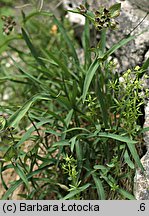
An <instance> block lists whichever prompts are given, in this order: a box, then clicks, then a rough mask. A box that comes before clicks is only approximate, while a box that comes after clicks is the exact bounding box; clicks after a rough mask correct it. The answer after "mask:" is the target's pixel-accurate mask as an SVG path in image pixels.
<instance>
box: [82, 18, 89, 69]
mask: <svg viewBox="0 0 149 216" xmlns="http://www.w3.org/2000/svg"><path fill="white" fill-rule="evenodd" d="M89 24H90V23H89V20H88V18H85V26H84V32H83V35H82V45H83V49H84V68H85V69H86V70H87V69H88V66H89V65H90V64H91V52H90V27H89Z"/></svg>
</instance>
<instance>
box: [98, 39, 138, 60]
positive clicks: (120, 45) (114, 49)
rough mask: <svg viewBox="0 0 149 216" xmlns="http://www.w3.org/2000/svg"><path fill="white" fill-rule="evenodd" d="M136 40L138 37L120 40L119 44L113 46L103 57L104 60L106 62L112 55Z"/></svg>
mask: <svg viewBox="0 0 149 216" xmlns="http://www.w3.org/2000/svg"><path fill="white" fill-rule="evenodd" d="M135 38H136V35H134V36H129V37H127V38H124V39H122V40H120V41H119V42H118V43H117V44H115V45H113V46H112V47H111V48H110V49H109V50H108V51H107V52H106V53H105V54H104V55H103V57H102V59H103V60H106V59H107V58H108V57H109V56H110V55H112V54H113V53H114V52H115V51H116V50H117V49H119V48H120V47H122V46H124V45H125V44H127V43H128V42H129V41H131V40H133V39H135Z"/></svg>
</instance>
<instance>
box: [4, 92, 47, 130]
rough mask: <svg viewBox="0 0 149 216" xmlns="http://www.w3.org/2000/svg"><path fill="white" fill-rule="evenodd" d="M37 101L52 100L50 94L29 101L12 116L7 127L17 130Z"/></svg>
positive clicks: (38, 95)
mask: <svg viewBox="0 0 149 216" xmlns="http://www.w3.org/2000/svg"><path fill="white" fill-rule="evenodd" d="M37 100H51V97H50V95H49V94H44V93H43V94H36V95H34V96H33V97H32V98H31V99H29V100H28V101H27V102H26V103H25V104H24V105H23V106H22V107H20V109H18V110H17V111H16V112H15V113H14V114H13V115H11V116H10V117H9V118H8V120H7V126H8V127H13V128H16V127H17V126H18V124H19V122H20V120H21V119H22V118H23V117H24V116H25V114H26V113H27V112H28V110H29V109H30V107H31V105H32V104H33V103H35V102H36V101H37Z"/></svg>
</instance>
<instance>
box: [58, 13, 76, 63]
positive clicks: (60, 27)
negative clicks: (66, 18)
mask: <svg viewBox="0 0 149 216" xmlns="http://www.w3.org/2000/svg"><path fill="white" fill-rule="evenodd" d="M54 22H55V23H56V25H57V26H58V27H59V30H60V32H61V34H62V35H63V37H64V40H65V41H66V43H67V45H68V47H69V49H70V51H71V54H72V56H73V58H74V60H75V63H76V65H80V62H79V59H78V56H77V53H76V50H75V48H74V46H73V42H72V41H71V40H70V38H69V36H68V35H67V33H66V30H65V29H64V27H63V25H62V24H61V23H60V22H59V21H58V19H57V18H56V17H54Z"/></svg>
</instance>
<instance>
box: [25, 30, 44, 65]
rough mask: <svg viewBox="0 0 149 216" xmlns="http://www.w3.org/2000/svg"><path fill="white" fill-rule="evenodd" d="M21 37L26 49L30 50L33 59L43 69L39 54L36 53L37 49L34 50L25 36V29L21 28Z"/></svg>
mask: <svg viewBox="0 0 149 216" xmlns="http://www.w3.org/2000/svg"><path fill="white" fill-rule="evenodd" d="M22 36H23V38H24V40H25V42H26V44H27V46H28V48H29V49H30V51H31V53H32V55H33V56H34V58H35V59H36V61H37V62H38V63H39V64H40V65H41V66H43V67H45V64H44V62H43V61H42V60H41V59H40V58H39V54H38V52H37V49H35V47H34V46H33V44H32V42H31V40H30V38H29V36H28V35H27V33H26V31H25V29H23V28H22Z"/></svg>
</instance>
